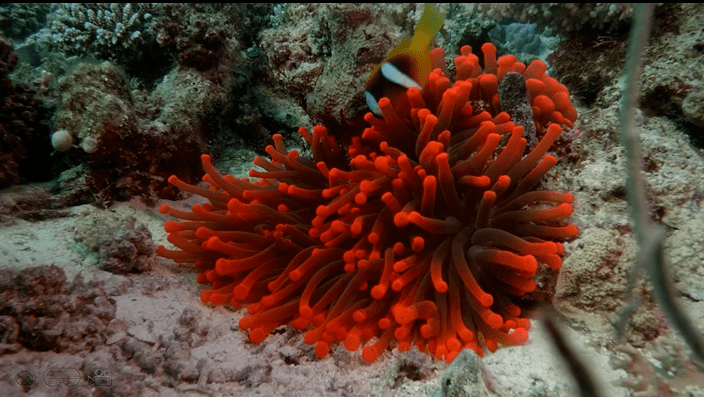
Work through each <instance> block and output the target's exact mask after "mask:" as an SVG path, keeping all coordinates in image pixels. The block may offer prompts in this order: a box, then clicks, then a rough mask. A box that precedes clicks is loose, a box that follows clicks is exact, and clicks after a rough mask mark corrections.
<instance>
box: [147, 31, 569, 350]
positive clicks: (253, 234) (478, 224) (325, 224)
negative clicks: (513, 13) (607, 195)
mask: <svg viewBox="0 0 704 397" xmlns="http://www.w3.org/2000/svg"><path fill="white" fill-rule="evenodd" d="M482 50H483V52H484V64H485V69H484V71H482V69H481V68H480V66H479V58H478V57H477V56H476V55H474V54H472V52H471V48H469V47H463V48H462V49H461V52H462V55H461V56H459V57H457V58H456V59H455V70H456V75H455V80H454V84H453V85H452V86H451V87H450V80H449V79H448V78H447V77H445V75H444V73H443V72H442V71H441V69H440V68H441V67H444V53H443V52H442V50H439V49H436V50H434V51H433V53H432V54H431V58H432V59H433V60H434V66H435V67H436V69H435V70H433V72H432V73H431V74H430V76H429V79H428V83H427V84H426V86H425V87H423V90H422V91H421V90H418V89H417V88H410V89H409V90H408V92H407V98H406V101H407V102H404V100H403V98H402V99H401V100H399V101H398V102H397V103H391V101H389V99H388V98H382V99H381V100H380V101H379V108H380V109H381V112H382V114H383V119H379V118H376V117H375V116H373V115H372V114H371V113H368V114H367V115H366V116H365V120H366V121H367V122H368V123H369V124H370V125H371V127H368V128H366V129H365V130H364V132H363V133H362V134H361V136H356V137H353V138H352V141H351V143H350V144H349V146H348V148H347V152H348V155H349V159H350V160H349V164H346V161H345V160H344V158H345V157H344V155H343V151H342V148H341V147H340V146H339V145H338V143H337V142H336V141H335V140H334V138H332V137H331V136H329V135H328V133H327V130H326V128H324V127H319V126H318V127H315V128H314V129H313V132H312V133H310V132H309V131H308V130H307V129H305V128H301V129H300V130H299V134H300V135H301V136H302V137H303V138H304V139H305V140H306V142H307V143H308V144H309V145H310V147H311V151H312V158H303V157H299V156H298V152H297V151H288V150H287V149H286V147H285V145H284V143H283V138H282V137H281V136H280V135H275V136H274V145H273V146H269V147H267V150H266V151H267V153H268V154H269V156H270V158H271V161H268V160H265V159H264V158H261V157H258V158H257V159H255V160H254V164H256V165H258V166H260V167H262V168H263V169H264V171H256V170H252V171H250V176H251V177H257V178H262V179H261V180H260V181H258V182H250V181H249V180H247V179H241V180H240V179H236V178H234V177H232V176H230V175H226V176H222V175H220V174H219V173H218V172H217V171H215V169H214V168H213V166H212V164H211V160H210V157H209V156H207V155H204V156H203V157H202V160H203V166H204V168H205V170H206V175H205V176H204V178H203V179H204V181H205V182H207V183H208V184H209V185H210V188H207V189H206V188H202V187H197V186H193V185H189V184H187V183H184V182H182V181H181V180H179V179H178V178H177V177H176V176H172V177H171V178H169V181H170V182H171V183H173V184H174V185H175V186H177V187H179V188H180V189H182V190H185V191H189V192H192V193H195V194H198V195H201V196H203V197H206V198H208V200H209V201H210V203H208V204H205V205H201V204H197V205H195V206H193V207H192V212H188V211H182V210H177V209H175V208H172V207H171V206H169V205H163V206H162V207H161V209H160V211H161V212H162V213H165V214H169V215H171V216H173V217H176V218H180V219H183V220H184V222H181V223H177V222H174V221H169V222H167V223H166V226H165V230H166V231H167V232H169V236H168V239H169V241H170V242H171V243H172V244H174V245H176V246H177V247H178V248H179V250H169V249H167V248H165V247H163V246H159V247H158V248H157V252H158V254H159V255H161V256H164V257H166V258H170V259H173V260H175V261H177V262H187V263H194V262H195V265H196V267H197V268H198V269H200V271H201V274H200V275H199V276H198V281H199V282H200V283H202V284H211V285H212V289H208V290H205V291H203V293H202V294H201V299H202V300H203V301H204V302H210V303H213V304H231V305H232V306H235V307H237V306H241V305H245V304H246V305H247V308H248V309H247V310H248V316H246V317H244V318H242V319H241V320H240V327H241V328H243V329H248V330H249V331H250V333H249V335H250V340H251V341H253V342H260V341H262V340H263V339H264V338H265V337H266V336H267V335H268V334H269V333H270V332H271V331H272V330H273V329H274V328H276V327H278V326H279V325H282V324H286V323H289V322H290V323H291V325H292V326H293V327H294V328H297V329H309V330H308V331H307V332H306V334H305V340H306V342H307V343H309V344H316V349H315V350H316V353H317V354H318V355H319V356H324V355H326V354H327V353H328V350H329V345H330V344H331V343H334V342H344V345H345V347H346V348H347V349H348V350H352V351H354V350H357V349H358V347H359V346H360V344H361V342H362V341H368V340H369V339H371V338H372V336H378V340H377V341H376V342H375V343H373V344H369V345H367V346H366V347H364V349H363V351H362V357H363V358H364V360H365V361H367V362H371V361H374V360H375V359H376V357H377V356H379V355H380V354H381V353H382V352H383V351H385V350H386V349H387V347H389V345H390V344H391V342H392V340H397V341H398V348H399V350H407V349H410V347H411V345H412V344H415V345H416V346H418V347H419V349H420V350H426V349H427V350H428V351H429V352H430V353H432V354H433V355H435V356H436V357H437V358H438V359H445V360H447V361H451V360H452V359H453V358H454V357H455V355H457V354H458V353H459V352H460V351H461V350H462V349H463V348H471V349H473V350H475V351H476V352H477V354H480V355H481V354H483V347H487V348H488V349H489V350H490V351H494V350H495V349H496V348H497V347H498V345H500V344H501V345H512V344H518V343H522V342H523V341H525V340H526V339H527V337H528V335H527V330H528V329H529V328H530V323H529V321H528V319H527V318H526V317H525V314H524V313H523V312H522V310H521V308H520V307H519V306H518V305H519V304H521V299H520V297H523V296H524V295H526V294H527V293H531V292H533V291H534V290H535V289H536V284H535V282H534V281H533V280H532V278H533V276H534V275H535V274H536V272H538V270H539V269H542V270H545V269H547V268H552V269H559V268H560V267H561V265H562V260H561V258H560V256H561V255H562V254H563V253H564V250H563V246H562V244H560V243H559V242H553V241H555V240H562V239H566V238H570V237H573V236H575V235H576V234H577V228H576V227H575V226H573V225H567V224H565V222H564V219H565V218H566V217H567V216H569V215H570V214H571V212H572V207H571V205H570V203H571V202H572V196H571V195H570V194H561V193H555V192H549V191H533V189H534V187H535V185H536V184H537V183H538V182H539V180H540V179H541V177H542V176H543V175H544V174H545V173H546V172H547V171H548V170H549V169H550V168H551V167H552V166H553V165H554V164H555V163H556V162H557V159H556V158H555V157H553V156H545V154H546V152H547V150H548V149H549V148H550V146H551V145H552V144H553V142H554V141H555V139H556V138H557V136H558V135H559V134H560V133H561V132H562V129H563V127H562V126H565V128H571V127H572V125H573V122H574V120H575V119H576V116H577V114H576V111H575V110H574V108H573V107H572V106H571V104H570V101H569V95H568V93H567V90H566V88H565V87H564V86H562V85H560V84H559V83H558V82H557V81H556V80H555V79H553V78H551V77H549V76H547V75H546V74H545V69H546V66H545V64H544V63H542V62H541V61H535V62H534V63H532V64H531V65H529V66H527V67H526V66H525V65H523V64H521V63H518V62H517V61H516V58H515V57H514V56H504V57H501V58H499V59H498V60H497V59H496V48H495V47H494V46H493V45H491V44H486V45H484V46H483V47H482ZM509 71H514V72H517V73H520V74H521V75H522V76H523V78H524V79H526V87H527V90H528V92H529V93H530V100H531V104H532V107H533V109H532V110H533V115H534V122H535V126H536V129H537V131H539V133H538V136H539V137H540V141H539V143H538V144H537V145H535V146H534V147H533V148H532V149H531V150H530V151H529V152H527V153H524V152H525V148H526V143H527V142H526V139H525V138H523V137H522V134H523V127H517V126H515V124H514V123H513V122H511V117H510V115H509V114H508V113H505V112H502V111H501V106H500V103H499V98H498V94H497V89H498V85H499V83H500V82H501V80H502V79H503V77H504V75H505V74H506V73H507V72H509ZM409 137H415V139H409ZM501 141H503V143H501V145H500V146H499V144H500V142H501ZM495 152H496V153H495ZM539 263H541V264H544V265H541V267H539ZM490 269H491V270H490ZM448 283H449V284H448Z"/></svg>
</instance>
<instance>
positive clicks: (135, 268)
mask: <svg viewBox="0 0 704 397" xmlns="http://www.w3.org/2000/svg"><path fill="white" fill-rule="evenodd" d="M135 223H136V221H135V219H134V218H132V217H129V218H122V217H119V216H118V215H115V214H112V213H107V214H99V215H98V214H96V215H95V216H92V217H91V219H89V220H88V223H87V224H86V225H84V226H83V228H82V229H80V230H76V237H75V240H76V243H78V244H80V245H81V247H82V248H83V249H82V250H81V251H83V252H84V254H85V256H86V257H87V258H86V260H87V261H88V262H95V263H97V265H98V267H99V268H100V269H102V270H105V271H108V272H111V273H115V274H124V273H129V272H144V271H147V270H149V269H151V268H152V267H153V262H154V261H155V259H156V258H155V255H154V243H153V242H152V236H151V233H149V230H147V228H145V227H144V226H143V225H140V226H139V227H136V225H135ZM96 230H100V233H96ZM84 263H85V262H84Z"/></svg>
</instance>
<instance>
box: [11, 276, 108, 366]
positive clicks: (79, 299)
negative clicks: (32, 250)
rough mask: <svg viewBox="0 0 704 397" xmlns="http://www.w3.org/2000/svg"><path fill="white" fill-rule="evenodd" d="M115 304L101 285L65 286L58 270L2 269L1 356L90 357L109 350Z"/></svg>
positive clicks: (78, 283)
mask: <svg viewBox="0 0 704 397" xmlns="http://www.w3.org/2000/svg"><path fill="white" fill-rule="evenodd" d="M114 317H115V302H114V301H113V300H112V299H110V298H108V296H107V295H106V294H105V291H104V290H103V288H102V285H101V284H100V283H97V284H96V283H93V282H90V283H84V282H83V279H82V278H81V276H77V277H76V278H75V279H74V280H73V282H71V283H68V282H67V281H66V274H65V273H64V271H63V270H62V269H60V268H58V267H56V266H38V267H34V268H30V269H23V270H22V271H17V270H10V269H0V352H2V353H3V354H6V353H11V352H15V351H17V350H19V348H20V347H21V346H25V347H27V348H30V349H33V350H40V351H47V350H52V351H55V352H70V353H77V352H86V351H90V350H91V349H92V348H93V347H94V346H98V345H103V344H105V340H106V339H107V337H108V335H109V331H108V329H107V324H108V322H110V320H112V319H113V318H114Z"/></svg>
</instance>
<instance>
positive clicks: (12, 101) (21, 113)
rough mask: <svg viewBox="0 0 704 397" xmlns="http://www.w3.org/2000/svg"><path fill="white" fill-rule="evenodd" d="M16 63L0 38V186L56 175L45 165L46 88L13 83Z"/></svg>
mask: <svg viewBox="0 0 704 397" xmlns="http://www.w3.org/2000/svg"><path fill="white" fill-rule="evenodd" d="M16 64H17V54H15V53H14V52H13V46H12V44H11V43H10V42H9V41H7V40H6V39H4V38H2V37H0V188H2V187H7V186H12V185H16V184H19V183H20V182H23V181H27V180H29V181H36V180H39V181H46V180H49V179H51V178H52V177H55V176H56V175H55V173H54V172H51V170H49V168H50V167H49V166H48V164H49V153H50V152H51V145H50V144H49V141H48V140H47V139H46V137H47V136H48V134H49V117H50V109H49V104H48V103H47V102H48V101H49V99H50V98H49V93H48V89H47V87H46V86H44V85H42V84H28V83H15V82H13V81H12V80H11V79H10V77H9V74H10V73H11V72H12V71H13V70H14V69H15V66H16Z"/></svg>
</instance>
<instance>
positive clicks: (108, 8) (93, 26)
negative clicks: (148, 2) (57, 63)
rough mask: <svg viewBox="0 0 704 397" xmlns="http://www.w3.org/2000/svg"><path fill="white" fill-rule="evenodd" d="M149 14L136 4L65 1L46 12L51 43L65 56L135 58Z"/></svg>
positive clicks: (144, 41)
mask: <svg viewBox="0 0 704 397" xmlns="http://www.w3.org/2000/svg"><path fill="white" fill-rule="evenodd" d="M150 20H151V14H149V13H148V12H146V11H144V10H142V6H140V5H138V4H136V3H122V4H121V3H65V4H58V5H56V9H54V10H53V12H52V13H51V14H49V23H48V25H49V34H50V37H51V43H52V45H53V46H54V47H55V48H56V49H58V50H59V51H61V52H63V53H65V54H67V55H76V54H81V55H85V54H94V55H96V56H97V57H99V58H101V59H120V60H122V61H125V60H127V59H135V58H139V57H140V55H141V54H139V53H137V54H135V53H134V52H139V49H140V46H143V45H144V44H145V43H146V42H147V40H148V38H145V37H144V36H145V33H148V32H149V30H148V29H145V28H146V27H147V26H146V25H147V24H148V23H149V22H150Z"/></svg>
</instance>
